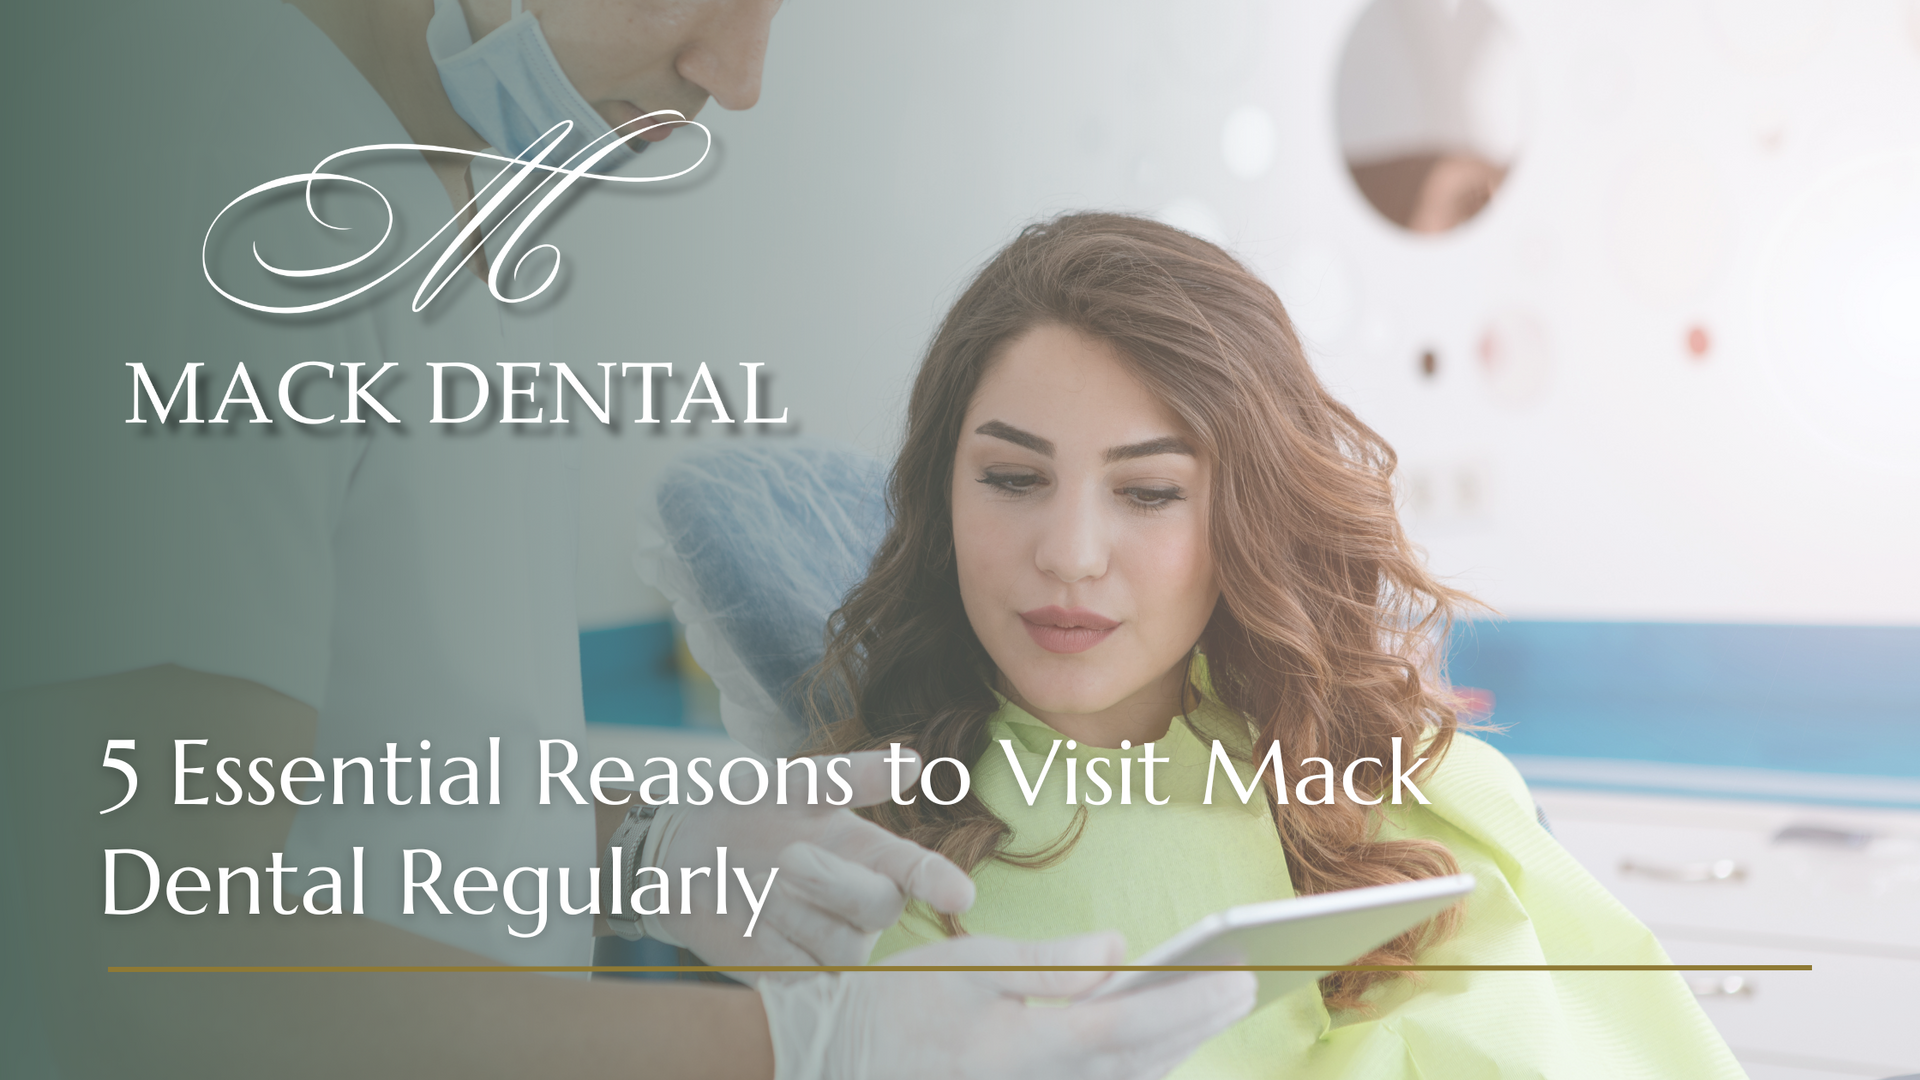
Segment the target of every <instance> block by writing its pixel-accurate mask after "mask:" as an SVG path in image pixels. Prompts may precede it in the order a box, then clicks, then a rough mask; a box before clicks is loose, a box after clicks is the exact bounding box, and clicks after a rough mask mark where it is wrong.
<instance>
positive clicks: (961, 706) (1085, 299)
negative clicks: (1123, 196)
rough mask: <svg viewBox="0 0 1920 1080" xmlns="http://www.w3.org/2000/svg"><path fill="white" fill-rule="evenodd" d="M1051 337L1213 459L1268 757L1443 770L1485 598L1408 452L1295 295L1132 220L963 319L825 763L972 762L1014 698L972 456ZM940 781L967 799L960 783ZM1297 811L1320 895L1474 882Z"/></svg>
mask: <svg viewBox="0 0 1920 1080" xmlns="http://www.w3.org/2000/svg"><path fill="white" fill-rule="evenodd" d="M1048 323H1054V324H1060V325H1064V326H1067V327H1070V328H1072V329H1074V330H1077V331H1080V332H1081V333H1084V334H1087V335H1089V336H1092V337H1095V338H1098V339H1101V340H1103V341H1105V342H1107V343H1108V344H1110V345H1111V346H1113V348H1114V350H1115V351H1116V352H1117V353H1118V354H1119V356H1120V357H1121V358H1122V359H1123V361H1124V362H1125V363H1126V364H1127V366H1128V368H1129V369H1130V370H1131V372H1132V373H1133V375H1134V376H1135V377H1136V378H1138V379H1139V380H1140V381H1141V383H1142V384H1143V385H1144V386H1146V387H1147V388H1148V389H1149V390H1151V391H1152V392H1153V393H1154V395H1155V396H1156V397H1158V398H1159V399H1160V400H1161V401H1163V402H1165V403H1166V405H1167V407H1168V408H1169V409H1170V410H1171V411H1172V412H1173V413H1174V414H1175V415H1176V416H1177V417H1178V418H1179V420H1180V421H1181V423H1182V424H1183V425H1184V426H1185V428H1186V432H1187V434H1188V436H1189V437H1190V438H1191V440H1192V441H1193V442H1194V443H1195V444H1196V445H1197V448H1199V449H1200V450H1201V451H1202V452H1204V453H1205V454H1206V455H1208V457H1209V458H1210V460H1211V461H1212V462H1213V463H1214V466H1213V492H1212V499H1211V504H1210V505H1211V519H1210V521H1209V522H1208V533H1207V535H1208V538H1209V544H1210V545H1211V547H1212V551H1213V559H1214V563H1215V566H1216V567H1217V574H1218V581H1219V585H1220V590H1221V595H1220V601H1219V604H1218V605H1217V606H1216V608H1215V609H1214V612H1213V615H1212V617H1211V620H1210V621H1209V622H1208V624H1207V627H1206V629H1205V631H1204V632H1203V633H1202V635H1201V638H1200V640H1199V642H1198V643H1197V645H1198V648H1199V650H1200V652H1202V653H1203V654H1204V655H1205V657H1206V661H1207V667H1208V669H1209V673H1210V681H1211V690H1212V692H1213V694H1214V696H1215V697H1216V698H1217V699H1218V700H1219V701H1220V702H1221V703H1223V704H1225V705H1226V706H1228V707H1230V708H1232V709H1233V710H1235V711H1237V712H1238V713H1239V714H1241V715H1242V716H1245V717H1246V718H1247V719H1248V721H1249V722H1250V723H1251V725H1252V726H1253V728H1254V730H1255V731H1256V732H1257V735H1256V738H1255V740H1254V744H1253V756H1252V759H1251V760H1254V761H1259V760H1262V759H1263V757H1264V756H1265V754H1266V752H1267V749H1268V747H1269V746H1270V745H1271V744H1272V743H1273V742H1275V741H1276V740H1277V741H1278V742H1279V743H1280V744H1281V747H1282V755H1283V757H1284V759H1285V760H1287V761H1290V762H1298V761H1300V760H1301V759H1302V758H1306V757H1322V758H1326V759H1328V760H1330V761H1334V762H1349V761H1354V760H1357V759H1359V758H1369V757H1370V758H1374V759H1376V760H1378V761H1382V762H1386V761H1391V760H1392V750H1391V747H1392V742H1391V740H1392V739H1393V738H1395V737H1396V736H1398V737H1400V738H1402V739H1404V740H1405V743H1404V745H1406V746H1408V747H1412V746H1414V745H1416V744H1418V743H1419V742H1420V741H1421V740H1422V739H1424V738H1426V737H1427V736H1428V734H1429V733H1430V732H1431V733H1432V739H1431V741H1430V742H1429V743H1428V744H1427V748H1426V750H1425V751H1424V752H1425V754H1426V755H1427V757H1428V759H1429V760H1428V764H1427V766H1426V767H1425V768H1428V769H1430V768H1432V766H1433V764H1434V763H1435V762H1437V761H1438V760H1439V759H1440V758H1441V756H1442V755H1443V754H1444V753H1445V752H1446V748H1447V746H1448V745H1449V742H1450V740H1451V739H1452V737H1453V734H1454V732H1455V730H1456V729H1457V728H1458V726H1459V721H1458V719H1457V718H1456V715H1455V712H1454V709H1453V706H1452V703H1451V701H1450V699H1449V697H1448V695H1447V693H1446V691H1445V690H1444V682H1443V680H1442V678H1441V673H1440V672H1439V671H1437V670H1436V668H1437V665H1438V663H1439V653H1440V650H1439V649H1437V648H1436V647H1435V643H1436V642H1438V641H1441V640H1444V635H1445V632H1446V629H1447V626H1448V624H1449V623H1450V621H1451V619H1452V617H1453V615H1454V613H1455V612H1456V611H1457V610H1459V609H1460V608H1461V607H1463V606H1464V605H1467V604H1470V603H1471V600H1470V599H1469V598H1468V597H1466V596H1465V595H1464V594H1462V593H1459V592H1457V591H1455V590H1453V589H1450V588H1448V587H1447V586H1445V585H1443V584H1441V583H1440V582H1438V581H1436V580H1435V579H1434V578H1433V576H1432V575H1430V574H1429V573H1428V572H1427V571H1426V569H1425V568H1424V567H1423V565H1422V563H1421V560H1420V558H1419V556H1418V554H1417V553H1416V551H1415V550H1414V549H1413V547H1412V546H1411V545H1410V543H1409V542H1408V540H1407V537H1406V534H1405V533H1404V532H1403V531H1402V530H1401V527H1400V520H1399V517H1398V516H1397V515H1396V514H1395V511H1394V497H1393V489H1392V484H1391V477H1392V473H1393V469H1394V460H1395V459H1394V454H1393V451H1392V449H1391V448H1389V447H1388V446H1387V444H1386V442H1385V441H1383V440H1382V439H1381V438H1380V436H1379V435H1377V434H1375V433H1374V432H1373V430H1372V429H1370V428H1368V427H1367V426H1366V425H1365V424H1363V423H1361V422H1360V420H1359V419H1358V418H1357V417H1355V416H1354V414H1353V412H1352V411H1351V410H1349V409H1348V408H1347V407H1346V406H1344V405H1342V404H1341V403H1340V402H1338V401H1336V400H1334V398H1333V396H1332V395H1330V394H1329V393H1328V392H1327V390H1326V388H1325V387H1324V386H1322V385H1321V383H1320V380H1319V378H1318V377H1316V376H1315V374H1314V372H1313V368H1312V367H1311V366H1310V365H1309V364H1308V362H1307V359H1306V356H1305V354H1304V353H1303V352H1302V350H1301V348H1300V342H1299V339H1298V337H1297V336H1296V335H1295V334H1294V330H1293V325H1292V323H1291V322H1290V321H1289V320H1288V318H1287V313H1286V310H1285V309H1284V308H1283V307H1282V306H1281V303H1280V299H1279V297H1277V296H1276V295H1274V293H1273V290H1271V289H1269V288H1268V287H1267V286H1266V285H1265V284H1264V283H1263V282H1261V280H1260V279H1259V278H1258V277H1256V276H1254V275H1253V274H1252V273H1251V272H1249V271H1248V270H1247V269H1246V268H1245V267H1244V266H1242V265H1241V264H1240V263H1239V262H1237V261H1235V260H1234V258H1233V257H1232V256H1230V255H1228V254H1227V253H1226V252H1224V251H1222V250H1221V249H1220V248H1218V247H1216V246H1214V245H1213V244H1210V243H1207V242H1206V241H1204V240H1201V239H1198V238H1196V237H1194V236H1190V235H1188V234H1187V233H1184V232H1181V231H1179V230H1178V229H1174V228H1171V227H1169V226H1166V225H1161V224H1159V223H1156V222H1153V221H1149V220H1146V219H1142V218H1137V217H1130V216H1126V215H1120V214H1069V215H1065V216H1062V217H1057V218H1054V219H1053V220H1050V221H1045V222H1042V223H1039V224H1036V225H1033V226H1030V227H1028V228H1027V229H1026V230H1025V231H1024V232H1022V233H1021V234H1020V236H1019V237H1018V238H1017V239H1015V240H1014V241H1013V242H1012V243H1011V244H1009V245H1008V246H1007V247H1006V248H1005V249H1004V250H1003V251H1001V252H1000V253H999V255H997V256H996V257H995V258H994V259H993V260H992V261H991V262H989V263H988V264H987V265H986V267H985V268H984V269H982V270H981V271H980V273H979V275H978V276H977V277H975V278H974V280H973V282H972V284H971V285H970V286H969V287H968V288H967V290H966V292H965V293H964V294H962V295H961V297H960V299H959V301H958V302H956V303H955V304H954V305H953V309H952V310H951V311H950V312H948V314H947V317H946V320H945V321H944V322H943V323H942V324H941V327H940V330H939V333H938V334H937V335H936V336H935V337H934V339H933V343H932V345H931V346H930V347H929V348H928V350H927V355H926V359H925V361H924V362H923V363H922V364H921V366H920V372H919V374H918V376H917V377H916V379H915V380H914V384H913V395H912V399H911V401H910V402H909V404H908V407H907V430H906V440H905V443H904V445H903V446H902V448H901V451H900V456H899V459H898V461H897V462H895V464H894V467H893V471H892V474H891V477H890V479H889V487H888V504H889V508H890V510H891V511H892V522H891V526H890V528H889V529H888V531H887V534H886V539H885V540H884V541H883V542H882V543H881V545H880V548H879V551H878V552H877V553H876V554H875V556H874V559H873V563H872V566H871V567H870V568H869V570H868V572H867V576H866V579H865V580H864V581H862V582H861V583H860V584H859V585H858V586H856V587H855V588H854V589H853V590H852V591H851V592H850V593H849V594H848V595H847V598H846V601H845V603H844V604H843V605H842V606H841V607H840V609H839V610H838V611H836V612H835V613H834V615H833V618H832V620H831V622H830V624H829V628H828V641H827V651H826V655H825V657H824V659H823V660H822V661H821V663H820V666H819V667H818V668H817V669H816V671H815V681H814V683H813V686H814V689H815V692H814V693H812V694H811V695H810V697H811V699H812V700H813V701H814V702H816V703H819V705H817V707H816V709H817V714H818V713H826V715H827V716H832V717H837V718H838V719H836V720H834V721H833V722H831V723H827V722H826V721H825V717H822V716H820V715H816V720H817V721H820V722H821V724H822V732H823V735H822V739H821V745H822V748H824V749H827V750H831V751H833V752H845V751H849V750H859V749H870V748H876V747H884V746H886V745H887V744H889V743H892V742H900V743H903V744H906V745H909V746H912V747H914V748H916V749H917V750H919V752H920V753H922V754H923V755H926V759H927V760H931V759H933V758H936V757H953V758H957V759H959V760H961V761H965V762H974V761H978V760H979V759H980V757H981V755H982V754H983V753H984V752H985V751H986V750H987V749H988V746H987V721H988V719H989V718H990V717H991V716H992V715H993V713H994V711H995V709H996V708H997V707H998V703H997V702H996V700H995V698H994V696H993V693H992V691H991V689H990V687H989V682H988V680H989V679H990V678H991V677H992V675H991V673H992V672H993V670H994V669H993V665H992V660H991V659H990V658H989V657H988V655H987V653H986V650H985V649H984V648H982V647H981V645H980V642H979V639H978V638H976V637H975V635H974V632H973V628H972V626H971V625H970V624H969V623H968V620H967V617H966V613H965V611H964V610H963V608H962V607H961V603H960V588H959V582H958V578H957V573H956V570H955V561H954V540H953V526H952V520H951V516H950V515H951V509H950V508H951V498H952V485H953V468H954V455H955V452H956V448H957V446H958V444H959V439H960V434H961V432H960V426H961V421H962V418H963V417H964V416H965V414H966V411H967V407H968V405H969V404H970V403H971V400H972V398H973V394H974V391H975V388H976V387H978V386H979V384H980V380H981V378H982V377H983V376H984V375H985V373H986V372H987V370H988V369H989V368H990V367H991V366H992V365H993V363H994V361H995V359H996V358H997V357H998V355H999V353H1000V351H1001V349H1002V347H1003V346H1005V345H1006V344H1007V343H1009V342H1010V341H1011V340H1013V339H1014V338H1016V337H1017V336H1019V335H1020V334H1022V333H1024V332H1025V331H1027V330H1030V329H1032V328H1034V327H1036V326H1039V325H1042V324H1048ZM983 673H986V674H985V677H983ZM1389 772H1390V770H1389V769H1388V768H1387V767H1385V766H1378V767H1375V766H1366V765H1363V766H1361V767H1360V768H1359V769H1358V770H1356V773H1355V782H1356V787H1358V788H1360V789H1362V790H1364V791H1365V792H1367V793H1374V794H1377V793H1379V792H1380V791H1381V790H1382V789H1383V788H1384V787H1385V786H1387V785H1388V784H1390V783H1391V780H1392V777H1391V776H1390V775H1389ZM932 783H933V784H934V787H935V790H936V791H937V792H938V793H939V794H940V796H941V798H943V799H946V798H951V797H952V796H953V795H954V794H955V793H956V791H957V785H958V778H957V776H954V775H953V774H952V773H950V772H948V773H943V775H942V777H941V778H940V779H939V780H938V781H933V782H932ZM1267 783H1268V785H1269V788H1271V785H1272V783H1273V780H1272V776H1271V774H1270V773H1269V774H1267ZM943 789H944V790H943ZM1273 808H1274V811H1275V822H1276V825H1277V827H1278V830H1279V839H1280V842H1281V845H1282V847H1283V849H1284V851H1285V854H1286V858H1287V865H1288V870H1289V872H1290V874H1291V877H1292V880H1293V885H1294V888H1295V889H1296V890H1297V891H1298V892H1300V893H1302V894H1306V893H1320V892H1329V891H1332V890H1336V889H1351V888H1356V887H1360V886H1365V885H1380V884H1386V883H1389V882H1396V881H1406V880H1410V879H1414V878H1423V877H1432V876H1438V875H1442V874H1449V873H1453V872H1455V870H1456V863H1455V862H1454V859H1453V856H1452V855H1451V854H1450V853H1449V852H1448V851H1447V849H1446V848H1445V847H1443V846H1441V845H1440V844H1438V843H1435V842H1432V841H1427V840H1408V839H1402V840H1382V839H1378V838H1377V836H1376V834H1377V832H1378V827H1379V823H1380V822H1379V818H1378V814H1379V811H1377V810H1369V809H1368V808H1367V807H1366V806H1363V805H1358V804H1356V803H1353V802H1348V801H1341V802H1337V803H1333V804H1325V805H1302V804H1301V803H1299V802H1288V803H1280V802H1278V801H1277V800H1275V801H1274V807H1273ZM869 813H870V814H871V816H872V817H873V818H874V819H876V820H878V821H879V822H881V823H882V824H884V825H886V826H887V827H889V828H891V829H893V830H894V831H896V832H898V833H900V834H902V835H905V836H907V837H910V838H912V839H914V840H916V841H918V842H920V843H922V844H924V845H926V846H927V847H930V848H932V849H934V850H936V851H939V852H941V853H942V854H944V855H946V856H947V857H948V858H950V859H952V860H953V861H954V862H956V863H958V864H959V865H960V866H961V867H962V868H964V869H967V870H969V871H971V870H972V869H973V868H974V867H976V866H978V865H979V864H980V863H981V862H982V861H983V860H987V859H1003V860H1007V861H1011V862H1015V863H1019V864H1022V865H1034V864H1035V863H1037V862H1044V861H1046V860H1048V859H1049V858H1051V857H1056V856H1057V855H1058V854H1059V853H1060V851H1062V850H1064V847H1065V846H1067V845H1070V844H1071V842H1072V837H1066V838H1063V839H1062V840H1061V841H1058V842H1056V843H1054V844H1052V845H1049V848H1048V850H1046V851H1042V852H1028V853H1017V852H1011V851H1007V850H1004V845H1005V841H1006V840H1007V838H1008V837H1009V836H1010V835H1011V832H1012V830H1011V828H1010V827H1009V826H1008V825H1007V824H1006V823H1005V822H1004V821H1002V820H1000V819H999V818H998V817H996V816H995V815H994V814H993V812H992V811H991V810H989V809H988V808H987V806H986V805H985V804H984V803H983V802H981V801H980V799H979V798H978V797H977V796H974V795H972V794H969V795H968V797H967V798H965V799H963V800H961V801H960V802H958V803H956V804H954V805H952V806H938V805H934V804H933V803H932V802H931V801H930V800H927V799H920V800H918V801H917V802H915V803H913V804H912V805H908V806H898V805H892V804H882V805H880V806H877V807H874V808H872V810H871V811H869ZM1455 917H1456V916H1455V909H1450V910H1449V912H1448V913H1446V914H1443V915H1441V916H1440V917H1438V918H1436V919H1434V920H1433V921H1431V922H1429V923H1427V924H1425V925H1423V926H1421V927H1417V928H1415V929H1414V930H1411V931H1409V932H1408V933H1406V934H1404V935H1402V936H1401V937H1399V938H1397V939H1395V940H1394V941H1392V942H1390V943H1389V944H1387V945H1386V946H1384V947H1382V948H1381V949H1379V950H1377V951H1376V952H1374V953H1373V954H1370V955H1369V956H1368V957H1367V958H1366V960H1365V962H1367V963H1385V964H1392V963H1410V962H1412V960H1413V958H1414V956H1415V955H1416V953H1417V952H1418V951H1419V950H1420V949H1422V948H1424V947H1425V946H1426V945H1427V944H1429V943H1431V942H1433V941H1436V940H1439V938H1441V937H1443V936H1445V935H1446V934H1448V933H1450V932H1451V930H1452V927H1453V919H1454V918H1455ZM948 927H949V930H953V929H956V928H957V924H956V923H952V922H949V924H948ZM1392 977H1393V973H1390V972H1336V973H1334V974H1331V975H1328V976H1327V977H1326V978H1324V979H1322V980H1321V983H1320V985H1321V990H1322V992H1323V994H1324V996H1325V998H1326V1001H1327V1003H1328V1005H1329V1007H1333V1008H1354V1007H1359V1006H1360V1000H1361V995H1362V994H1364V993H1365V992H1366V991H1367V990H1368V989H1369V988H1370V987H1371V986H1373V985H1375V984H1377V983H1379V982H1382V981H1383V980H1386V979H1390V978H1392Z"/></svg>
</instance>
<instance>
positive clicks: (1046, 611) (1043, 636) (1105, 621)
mask: <svg viewBox="0 0 1920 1080" xmlns="http://www.w3.org/2000/svg"><path fill="white" fill-rule="evenodd" d="M1020 621H1021V622H1023V623H1025V624H1026V627H1027V633H1028V634H1030V635H1032V636H1033V641H1034V644H1036V645H1038V646H1040V647H1041V648H1043V649H1045V650H1047V651H1048V652H1053V653H1077V652H1086V651H1087V650H1088V649H1091V648H1093V647H1094V646H1095V645H1098V644H1100V643H1101V642H1102V641H1105V640H1107V635H1109V634H1111V633H1113V631H1114V628H1115V627H1118V626H1119V625H1120V624H1119V623H1118V622H1116V621H1114V620H1113V619H1109V618H1107V617H1106V616H1105V615H1102V614H1100V613H1099V612H1097V611H1088V610H1087V609H1086V608H1063V607H1053V606H1049V607H1043V608H1034V609H1033V610H1032V611H1023V612H1021V613H1020Z"/></svg>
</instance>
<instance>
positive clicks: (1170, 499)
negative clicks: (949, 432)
mask: <svg viewBox="0 0 1920 1080" xmlns="http://www.w3.org/2000/svg"><path fill="white" fill-rule="evenodd" d="M974 483H976V484H985V485H987V486H988V487H991V488H994V489H995V490H998V491H1001V492H1004V493H1005V494H1007V495H1011V496H1015V497H1019V496H1023V495H1029V494H1032V493H1033V492H1035V491H1037V490H1039V489H1040V488H1043V487H1045V486H1047V480H1046V478H1045V477H1043V476H1041V475H1040V474H1039V473H1032V472H1022V473H995V472H990V473H986V474H985V475H983V476H979V477H977V478H975V480H974ZM1114 494H1116V495H1120V496H1122V497H1124V498H1125V499H1126V500H1127V502H1128V504H1129V505H1131V506H1132V507H1133V508H1134V509H1136V510H1164V509H1166V507H1167V506H1168V505H1170V504H1172V503H1176V502H1185V501H1186V498H1187V496H1186V494H1185V493H1184V492H1183V491H1182V489H1180V488H1177V487H1160V488H1149V487H1123V488H1116V489H1114Z"/></svg>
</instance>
